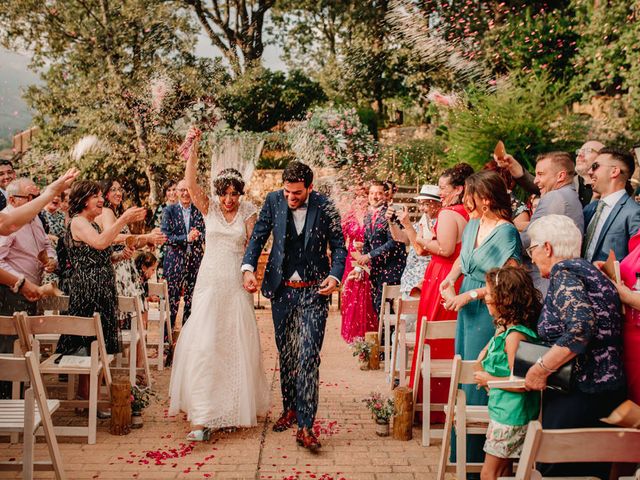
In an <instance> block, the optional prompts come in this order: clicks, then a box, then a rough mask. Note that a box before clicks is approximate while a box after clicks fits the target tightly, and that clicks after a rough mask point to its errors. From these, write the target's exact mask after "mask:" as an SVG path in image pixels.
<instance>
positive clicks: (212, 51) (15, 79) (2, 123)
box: [0, 34, 286, 149]
mask: <svg viewBox="0 0 640 480" xmlns="http://www.w3.org/2000/svg"><path fill="white" fill-rule="evenodd" d="M196 54H197V55H199V56H203V57H216V56H220V51H219V50H218V49H217V48H215V47H213V46H212V45H211V41H210V40H209V37H207V36H206V35H205V34H201V35H200V36H199V37H198V44H197V45H196ZM280 54H281V51H280V49H279V48H278V47H276V46H275V45H267V46H266V47H265V51H264V54H263V57H262V58H263V63H264V65H265V66H266V67H267V68H270V69H271V70H286V66H285V64H284V62H283V61H282V60H281V59H280ZM29 61H30V58H29V55H28V54H18V53H14V52H10V51H8V50H5V49H3V48H0V149H1V148H4V147H6V146H7V144H9V145H10V141H11V137H12V136H13V135H14V134H16V133H18V132H20V131H22V130H25V129H27V128H28V127H29V125H30V122H31V112H30V111H29V109H28V108H27V105H26V104H25V102H24V100H22V98H21V94H22V92H23V91H24V89H25V88H26V87H28V86H29V85H32V84H34V83H36V82H37V81H38V75H37V74H35V73H34V72H31V71H30V70H29V68H28V65H29Z"/></svg>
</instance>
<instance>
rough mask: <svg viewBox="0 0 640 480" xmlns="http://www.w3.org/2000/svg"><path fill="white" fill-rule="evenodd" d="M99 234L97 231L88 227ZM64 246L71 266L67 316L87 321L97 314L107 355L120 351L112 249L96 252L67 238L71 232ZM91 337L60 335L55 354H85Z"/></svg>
mask: <svg viewBox="0 0 640 480" xmlns="http://www.w3.org/2000/svg"><path fill="white" fill-rule="evenodd" d="M91 225H92V226H93V228H95V229H96V230H97V231H98V232H100V227H99V226H98V225H97V224H95V223H92V224H91ZM64 242H65V244H66V247H67V252H68V254H69V261H70V262H71V265H72V266H73V273H72V274H71V277H70V278H69V282H68V286H69V293H70V295H69V315H75V316H80V317H91V316H93V313H94V312H97V313H99V314H100V320H101V321H102V332H103V334H104V341H105V344H106V347H107V353H117V352H119V351H120V342H119V330H118V320H117V316H116V308H117V304H116V280H115V275H114V270H113V265H112V263H111V253H112V251H113V250H112V248H111V247H108V248H105V249H104V250H97V249H95V248H93V247H90V246H89V245H87V244H86V243H84V242H80V241H77V240H74V239H73V238H71V229H70V228H69V229H68V230H67V233H66V234H65V236H64ZM93 340H95V337H80V336H76V335H62V336H61V337H60V340H59V341H58V347H57V349H56V352H57V353H63V354H65V353H66V354H71V353H76V352H77V350H78V349H79V348H81V347H85V348H86V349H87V352H88V351H89V349H90V347H91V342H92V341H93Z"/></svg>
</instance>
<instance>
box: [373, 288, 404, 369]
mask: <svg viewBox="0 0 640 480" xmlns="http://www.w3.org/2000/svg"><path fill="white" fill-rule="evenodd" d="M396 298H398V299H399V298H400V285H387V284H386V283H383V284H382V300H381V301H380V312H378V338H382V329H383V328H384V370H385V372H387V373H389V372H390V371H391V362H390V358H391V326H392V325H395V318H393V316H392V315H391V304H390V303H389V302H388V301H387V300H394V299H396Z"/></svg>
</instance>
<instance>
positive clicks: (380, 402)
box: [362, 392, 396, 437]
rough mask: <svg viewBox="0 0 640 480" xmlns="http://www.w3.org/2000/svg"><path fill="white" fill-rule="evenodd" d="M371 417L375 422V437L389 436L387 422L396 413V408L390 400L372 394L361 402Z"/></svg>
mask: <svg viewBox="0 0 640 480" xmlns="http://www.w3.org/2000/svg"><path fill="white" fill-rule="evenodd" d="M362 401H363V402H364V403H365V405H366V406H367V408H368V409H369V411H370V412H371V416H372V417H373V418H374V419H375V421H376V435H378V436H380V437H388V436H389V420H391V417H392V416H393V415H394V414H395V413H396V407H395V405H394V403H393V400H391V399H390V398H385V399H383V398H382V395H381V394H380V393H378V392H372V393H371V395H370V396H369V397H367V398H365V399H364V400H362Z"/></svg>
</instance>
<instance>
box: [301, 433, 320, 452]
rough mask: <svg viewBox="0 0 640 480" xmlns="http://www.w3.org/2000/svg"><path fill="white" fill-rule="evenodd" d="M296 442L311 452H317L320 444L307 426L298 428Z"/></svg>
mask: <svg viewBox="0 0 640 480" xmlns="http://www.w3.org/2000/svg"><path fill="white" fill-rule="evenodd" d="M296 442H297V443H298V445H300V446H302V447H304V448H306V449H307V450H309V451H310V452H311V453H317V452H318V450H320V447H321V446H322V445H320V442H319V441H318V438H317V437H316V436H315V435H314V434H313V432H312V431H311V430H309V429H308V428H298V433H296Z"/></svg>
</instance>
